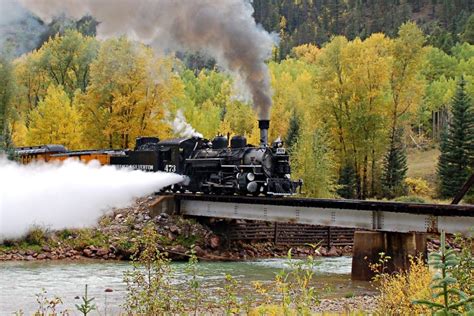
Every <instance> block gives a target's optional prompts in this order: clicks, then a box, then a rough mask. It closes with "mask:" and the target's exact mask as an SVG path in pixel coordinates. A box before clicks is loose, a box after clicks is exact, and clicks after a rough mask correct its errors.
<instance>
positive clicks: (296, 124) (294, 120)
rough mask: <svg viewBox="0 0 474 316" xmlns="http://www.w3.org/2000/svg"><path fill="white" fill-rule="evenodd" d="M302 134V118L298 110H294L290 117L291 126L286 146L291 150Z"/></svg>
mask: <svg viewBox="0 0 474 316" xmlns="http://www.w3.org/2000/svg"><path fill="white" fill-rule="evenodd" d="M299 136H300V120H299V117H298V115H297V114H296V111H293V115H292V116H291V118H290V126H289V128H288V133H287V134H286V139H285V145H286V148H288V150H289V151H290V152H291V151H292V149H293V146H294V145H295V144H296V142H297V141H298V138H299Z"/></svg>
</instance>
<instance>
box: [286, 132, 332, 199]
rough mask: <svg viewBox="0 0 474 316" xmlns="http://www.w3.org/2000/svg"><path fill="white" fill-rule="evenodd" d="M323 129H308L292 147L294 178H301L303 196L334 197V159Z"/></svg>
mask: <svg viewBox="0 0 474 316" xmlns="http://www.w3.org/2000/svg"><path fill="white" fill-rule="evenodd" d="M328 143H329V140H328V136H327V133H326V131H325V130H324V129H323V128H316V129H315V130H311V129H308V130H307V131H305V132H304V133H303V136H302V137H300V138H299V139H298V142H297V143H296V144H295V146H294V149H293V151H294V155H293V158H292V166H293V174H292V176H293V177H294V178H301V179H302V180H303V183H304V186H303V188H304V194H305V195H307V196H313V197H332V196H334V191H335V183H334V158H333V151H332V150H331V148H330V147H329V146H328Z"/></svg>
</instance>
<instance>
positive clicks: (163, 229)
mask: <svg viewBox="0 0 474 316" xmlns="http://www.w3.org/2000/svg"><path fill="white" fill-rule="evenodd" d="M155 199H156V197H154V196H149V197H145V198H141V199H137V200H136V201H135V203H134V204H133V205H131V206H130V207H127V208H123V209H114V210H111V211H109V212H107V213H106V214H105V215H104V216H102V217H101V218H100V220H99V222H98V224H97V226H96V227H93V228H82V229H64V230H61V231H49V230H48V229H47V228H45V227H38V226H36V227H32V229H31V230H30V231H29V233H28V234H27V235H26V236H25V237H24V238H22V239H21V240H4V242H3V244H0V261H15V260H17V261H35V260H46V261H48V260H82V259H85V258H86V259H99V260H129V259H130V258H131V256H132V255H133V254H134V253H135V252H136V251H137V250H138V249H137V247H138V242H137V241H138V240H139V238H140V235H141V232H142V230H143V228H144V227H145V226H146V225H153V226H154V227H155V228H156V230H157V232H158V234H159V235H160V245H159V246H160V250H162V251H163V252H166V253H168V257H169V258H171V259H172V260H187V258H188V254H189V251H190V249H191V246H194V251H195V252H196V255H197V257H198V259H199V260H204V261H209V260H211V261H235V260H249V259H254V258H274V257H285V256H286V255H287V252H288V250H289V249H290V248H292V254H293V256H296V257H305V256H307V255H308V254H314V250H313V249H312V247H311V246H294V247H291V246H287V245H275V244H274V243H273V242H271V241H264V242H261V241H260V242H256V241H236V242H231V241H228V240H225V237H223V236H222V235H218V234H216V233H214V232H213V230H212V229H211V227H210V226H211V225H206V224H201V223H199V222H197V221H195V220H194V219H186V218H183V217H181V216H175V215H168V214H166V213H161V214H155V213H156V212H154V209H153V207H154V202H155ZM316 254H318V255H321V256H342V255H351V254H352V247H350V246H345V247H334V246H333V247H331V248H330V249H326V248H320V249H319V251H318V252H316Z"/></svg>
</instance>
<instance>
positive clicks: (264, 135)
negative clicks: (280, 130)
mask: <svg viewBox="0 0 474 316" xmlns="http://www.w3.org/2000/svg"><path fill="white" fill-rule="evenodd" d="M269 127H270V120H259V121H258V128H260V145H262V146H267V145H268V128H269Z"/></svg>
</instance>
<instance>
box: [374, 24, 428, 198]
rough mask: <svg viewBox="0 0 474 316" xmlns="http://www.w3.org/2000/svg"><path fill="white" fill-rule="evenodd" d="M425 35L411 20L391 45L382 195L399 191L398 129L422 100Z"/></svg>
mask: <svg viewBox="0 0 474 316" xmlns="http://www.w3.org/2000/svg"><path fill="white" fill-rule="evenodd" d="M424 41H425V39H424V36H423V33H422V32H421V30H420V29H419V28H418V27H417V26H416V24H414V23H405V24H403V25H402V26H401V27H400V30H399V32H398V38H397V39H395V41H394V44H393V46H392V55H393V66H392V69H391V73H390V94H391V100H390V101H391V102H390V107H389V117H390V121H389V122H390V123H389V146H388V151H387V153H386V155H385V166H384V175H385V176H384V179H383V182H384V185H383V189H384V195H386V196H388V197H391V196H393V195H397V193H400V192H399V191H398V189H400V183H401V181H403V179H404V177H405V174H406V154H405V153H404V151H403V145H402V139H403V138H402V135H400V133H401V132H402V131H403V129H401V126H402V119H403V117H404V116H405V114H407V113H410V112H412V111H413V110H414V109H415V107H416V105H418V104H419V103H420V102H421V99H422V96H423V91H424V82H423V80H422V78H421V76H420V72H421V65H422V60H423V58H424V51H423V44H424Z"/></svg>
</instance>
